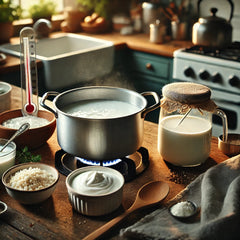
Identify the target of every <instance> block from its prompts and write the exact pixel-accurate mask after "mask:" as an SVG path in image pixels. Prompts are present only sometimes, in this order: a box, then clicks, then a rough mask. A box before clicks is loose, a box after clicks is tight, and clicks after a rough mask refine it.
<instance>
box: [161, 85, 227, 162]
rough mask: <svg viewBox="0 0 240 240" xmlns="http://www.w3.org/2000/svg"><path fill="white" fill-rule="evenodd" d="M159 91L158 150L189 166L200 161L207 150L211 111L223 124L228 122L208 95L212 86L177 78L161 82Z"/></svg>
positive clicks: (168, 159)
mask: <svg viewBox="0 0 240 240" xmlns="http://www.w3.org/2000/svg"><path fill="white" fill-rule="evenodd" d="M162 92H163V98H162V100H161V111H160V117H159V128H158V151H159V153H160V154H161V156H162V158H163V159H164V160H166V161H167V162H169V163H171V164H173V165H177V166H184V167H189V166H197V165H200V164H202V163H203V162H205V160H206V159H207V158H208V156H209V154H210V149H211V137H212V114H213V113H216V114H218V115H220V117H222V118H223V119H224V123H223V124H224V126H225V125H226V124H227V123H226V116H225V114H224V113H223V112H222V111H221V110H217V108H216V105H215V103H214V102H213V101H212V100H211V99H210V96H211V90H210V89H209V88H208V87H206V86H203V85H200V84H195V83H185V82H181V83H180V82H178V83H171V84H168V85H166V86H164V87H163V89H162ZM184 117H185V118H184ZM183 118H184V119H183ZM224 129H226V127H225V128H224ZM224 131H225V130H224Z"/></svg>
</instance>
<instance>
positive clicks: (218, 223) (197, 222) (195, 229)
mask: <svg viewBox="0 0 240 240" xmlns="http://www.w3.org/2000/svg"><path fill="white" fill-rule="evenodd" d="M181 200H192V201H194V202H196V203H197V204H198V206H199V207H200V212H199V213H198V215H196V216H195V217H193V218H192V219H189V221H181V220H179V219H176V218H174V217H173V216H171V215H170V213H169V211H168V207H165V208H160V209H157V210H155V211H154V212H152V213H151V214H149V215H147V216H145V217H144V218H142V219H141V220H140V221H138V222H137V223H135V224H134V225H132V226H130V227H128V228H126V229H122V230H121V232H120V237H121V238H123V239H154V240H155V239H165V240H175V239H189V240H190V239H191V240H199V239H201V240H208V239H209V240H210V239H211V240H215V239H216V240H221V239H226V240H231V239H240V155H238V156H235V157H232V158H230V159H227V160H226V161H224V162H222V163H220V164H218V165H215V166H214V167H211V168H210V169H208V170H207V171H206V172H205V173H203V174H201V175H200V176H198V177H197V178H196V179H195V180H194V181H193V182H192V183H190V184H189V185H188V186H187V187H186V188H185V189H184V190H183V191H182V192H180V193H179V194H178V195H177V196H176V197H175V198H174V199H172V200H171V201H170V202H169V206H170V205H171V204H173V203H175V202H178V201H181Z"/></svg>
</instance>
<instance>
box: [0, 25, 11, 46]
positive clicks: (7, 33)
mask: <svg viewBox="0 0 240 240" xmlns="http://www.w3.org/2000/svg"><path fill="white" fill-rule="evenodd" d="M12 36H13V25H12V22H6V23H0V44H1V43H7V42H9V40H10V38H11V37H12Z"/></svg>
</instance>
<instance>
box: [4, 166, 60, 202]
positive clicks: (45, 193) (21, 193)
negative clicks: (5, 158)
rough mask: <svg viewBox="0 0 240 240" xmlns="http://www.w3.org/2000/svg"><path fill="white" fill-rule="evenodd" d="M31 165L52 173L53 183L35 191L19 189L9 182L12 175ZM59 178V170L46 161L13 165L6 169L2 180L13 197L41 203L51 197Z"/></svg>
mask: <svg viewBox="0 0 240 240" xmlns="http://www.w3.org/2000/svg"><path fill="white" fill-rule="evenodd" d="M29 167H32V168H40V169H42V170H46V171H47V172H48V173H51V174H52V175H53V176H54V178H55V181H54V182H53V183H52V184H51V185H49V186H47V187H45V188H43V189H40V190H35V191H28V190H18V189H16V188H13V187H11V186H10V184H9V179H10V177H11V176H12V175H13V174H15V173H16V172H17V171H19V170H22V169H27V168H29ZM58 179H59V173H58V171H57V170H56V169H55V168H54V167H52V166H49V165H47V164H44V163H22V164H18V165H16V166H13V167H11V168H10V169H8V170H7V171H5V172H4V174H3V176H2V182H3V184H4V186H5V188H6V191H7V193H8V194H9V195H10V196H11V197H12V198H14V199H15V200H17V201H19V202H20V203H23V204H37V203H40V202H42V201H44V200H46V199H47V198H49V197H50V196H51V195H52V193H53V191H54V190H55V188H56V185H57V182H58Z"/></svg>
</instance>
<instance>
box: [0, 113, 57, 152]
mask: <svg viewBox="0 0 240 240" xmlns="http://www.w3.org/2000/svg"><path fill="white" fill-rule="evenodd" d="M25 122H28V123H29V124H30V128H29V129H28V130H27V131H26V132H24V133H23V134H22V135H20V136H18V137H17V138H16V139H15V140H14V142H15V143H16V145H17V147H18V148H23V147H25V146H27V147H28V149H36V148H38V147H40V146H42V145H43V144H44V143H46V142H47V140H48V139H49V138H50V137H51V136H52V134H53V132H54V130H55V128H56V118H55V116H54V114H53V113H51V112H48V111H45V110H39V111H38V115H37V116H23V114H22V110H21V109H15V110H9V111H5V112H3V113H1V114H0V138H5V139H9V138H10V137H11V136H12V135H13V134H14V133H15V132H16V130H17V129H18V128H19V127H20V126H21V125H22V124H23V123H25Z"/></svg>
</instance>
